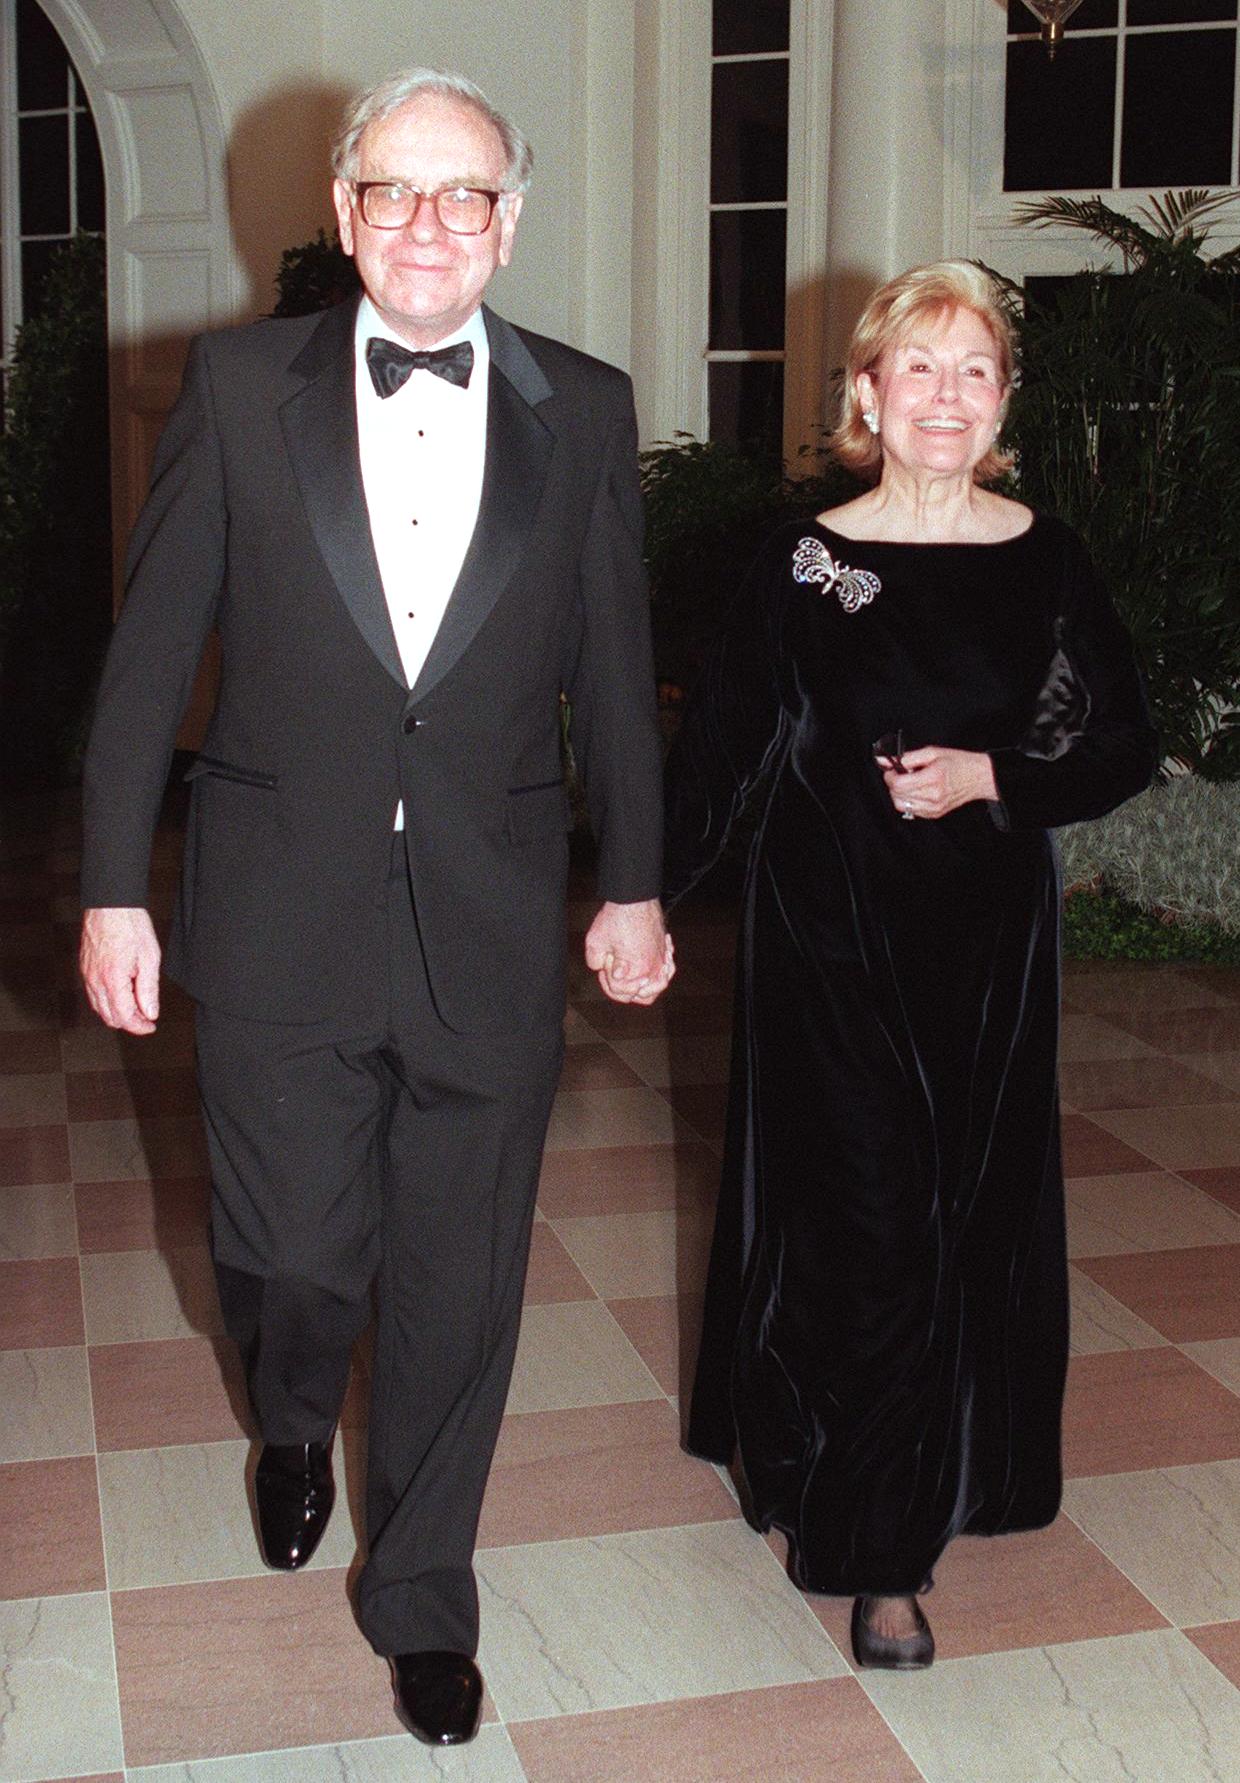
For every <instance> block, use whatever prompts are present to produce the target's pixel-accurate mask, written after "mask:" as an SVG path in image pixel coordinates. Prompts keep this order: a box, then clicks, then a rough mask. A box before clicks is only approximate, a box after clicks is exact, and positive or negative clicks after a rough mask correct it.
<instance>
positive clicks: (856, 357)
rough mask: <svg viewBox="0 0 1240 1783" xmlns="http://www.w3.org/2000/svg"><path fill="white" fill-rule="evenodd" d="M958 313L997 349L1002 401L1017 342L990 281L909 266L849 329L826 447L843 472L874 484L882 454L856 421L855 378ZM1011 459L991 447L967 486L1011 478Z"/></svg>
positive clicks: (958, 270) (947, 269) (953, 270)
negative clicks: (835, 419)
mask: <svg viewBox="0 0 1240 1783" xmlns="http://www.w3.org/2000/svg"><path fill="white" fill-rule="evenodd" d="M956 310H969V311H971V312H972V314H973V315H975V316H976V317H977V318H978V320H979V321H980V322H982V323H984V324H985V326H986V328H987V329H988V330H989V331H990V334H991V336H992V338H993V340H994V343H995V349H996V353H997V357H998V361H999V377H1000V381H1001V382H1002V385H1003V390H1004V395H1005V397H1006V395H1007V392H1008V391H1009V390H1010V388H1011V385H1012V380H1013V378H1014V376H1015V374H1016V337H1015V333H1014V331H1013V328H1012V322H1011V318H1010V316H1009V314H1008V311H1007V308H1006V306H1005V304H1004V300H1003V296H1002V293H1001V292H1000V289H999V286H998V285H997V284H996V283H995V280H994V279H993V278H992V277H991V275H990V274H989V273H988V272H985V271H983V269H982V268H981V267H980V266H975V265H974V264H973V262H972V261H971V260H939V261H936V262H935V263H934V264H933V265H930V266H914V267H911V268H910V269H909V271H908V272H902V273H901V274H900V275H899V277H898V278H894V279H889V280H888V281H887V283H886V284H885V285H880V286H879V288H878V290H877V291H876V292H875V293H874V295H873V296H872V297H871V298H870V301H869V302H868V303H867V304H866V306H865V308H864V310H863V311H862V312H861V318H860V320H859V321H858V323H857V326H856V327H855V328H854V329H853V336H852V340H851V341H850V343H849V347H848V358H847V361H846V363H845V366H844V399H843V404H842V407H841V410H840V419H839V423H838V425H837V426H836V428H835V430H834V432H833V433H832V434H831V436H830V439H829V440H828V445H829V446H830V449H831V451H832V452H833V453H834V455H835V457H836V458H837V459H838V460H839V462H840V463H841V464H842V465H843V466H844V467H845V469H846V470H850V471H853V472H855V473H856V474H857V475H858V476H863V477H868V478H869V479H870V480H871V481H876V480H877V478H878V474H879V470H880V469H881V466H882V458H883V455H882V448H881V447H880V445H879V443H878V439H877V436H876V435H874V434H872V433H871V432H870V430H869V428H868V427H867V426H866V424H865V422H864V421H863V420H862V417H861V398H860V395H859V394H858V391H857V378H858V376H859V374H860V373H861V372H863V371H864V372H869V373H870V375H871V376H873V374H874V372H875V371H876V370H877V368H878V362H879V360H880V359H881V358H882V356H883V354H884V353H886V352H889V351H890V350H891V349H892V348H893V347H896V346H899V345H900V344H901V343H902V342H904V341H906V340H907V339H908V337H909V335H910V334H911V333H912V332H913V330H914V329H916V328H918V327H919V326H921V325H923V324H925V323H927V322H934V323H938V322H941V321H943V320H945V319H946V318H947V317H949V316H951V315H952V314H953V313H954V312H955V311H956ZM1012 463H1013V455H1012V453H1010V452H1001V451H1000V450H999V447H998V446H997V445H992V446H990V448H989V449H988V450H987V452H986V454H985V456H984V457H983V458H982V459H981V461H980V463H978V464H977V465H976V466H975V467H974V471H973V480H974V482H977V483H989V482H991V481H993V480H994V479H995V478H996V477H1001V476H1003V475H1004V474H1005V473H1006V472H1007V471H1010V470H1011V468H1012Z"/></svg>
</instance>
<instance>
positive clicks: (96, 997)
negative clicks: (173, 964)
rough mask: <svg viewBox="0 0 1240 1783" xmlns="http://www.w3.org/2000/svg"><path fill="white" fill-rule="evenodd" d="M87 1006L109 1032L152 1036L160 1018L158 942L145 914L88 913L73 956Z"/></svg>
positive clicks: (139, 911) (126, 911) (125, 911)
mask: <svg viewBox="0 0 1240 1783" xmlns="http://www.w3.org/2000/svg"><path fill="white" fill-rule="evenodd" d="M78 963H79V965H80V967H81V972H82V983H83V984H84V985H85V986H86V995H87V997H88V999H89V1001H90V1006H91V1008H92V1009H93V1010H94V1012H95V1014H96V1015H97V1016H98V1017H99V1019H100V1020H101V1021H104V1022H106V1023H107V1025H108V1027H109V1028H123V1029H124V1031H125V1032H126V1033H127V1034H153V1033H154V1032H155V1023H156V1022H157V1021H158V1019H159V942H158V941H157V940H156V938H155V926H154V924H153V923H152V922H151V918H150V914H149V912H147V911H146V910H143V909H140V908H137V907H134V908H126V907H123V906H118V907H117V908H115V909H98V910H87V911H86V912H85V913H84V915H83V917H82V945H81V948H80V950H79V953H78Z"/></svg>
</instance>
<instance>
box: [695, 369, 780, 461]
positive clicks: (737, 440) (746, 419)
mask: <svg viewBox="0 0 1240 1783" xmlns="http://www.w3.org/2000/svg"><path fill="white" fill-rule="evenodd" d="M707 375H708V378H709V384H708V390H709V396H710V437H711V439H712V440H724V441H726V442H727V443H728V444H729V445H733V446H748V447H750V448H751V449H752V450H754V451H758V452H761V453H762V454H763V455H764V456H766V457H769V458H776V459H782V457H783V452H784V368H783V366H782V365H780V364H779V363H778V362H777V361H776V362H772V361H771V360H766V359H759V360H757V361H756V362H750V363H747V364H742V365H712V366H710V367H709V368H708V373H707Z"/></svg>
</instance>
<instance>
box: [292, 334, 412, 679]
mask: <svg viewBox="0 0 1240 1783" xmlns="http://www.w3.org/2000/svg"><path fill="white" fill-rule="evenodd" d="M356 315H357V306H356V305H355V304H352V303H342V304H338V305H337V306H336V307H335V309H332V310H329V311H328V312H327V313H326V314H325V315H324V317H323V320H322V322H321V323H320V324H319V326H318V328H317V329H316V330H315V332H314V333H313V334H312V335H311V337H310V339H309V341H307V343H306V345H305V346H304V347H303V348H302V350H301V352H300V353H299V354H298V356H297V358H296V359H295V360H294V361H293V363H292V365H291V367H290V368H289V369H290V371H291V372H292V373H293V374H294V375H295V376H298V377H302V378H304V379H305V380H306V381H305V383H304V384H303V385H302V387H301V389H300V390H298V391H296V392H295V393H294V394H293V395H292V396H290V397H289V398H288V400H287V401H286V402H285V403H284V405H283V407H282V408H281V410H280V425H281V427H282V428H283V430H284V441H285V445H286V447H287V449H288V455H289V458H290V460H291V461H292V465H293V471H294V474H295V476H296V478H297V482H298V486H299V487H300V489H301V495H302V500H303V502H304V503H305V509H306V515H307V518H308V519H309V521H310V526H311V528H312V530H313V532H314V537H315V542H316V543H317V545H318V547H319V550H320V551H321V552H322V554H323V559H324V561H325V563H326V564H327V567H328V569H329V570H330V571H331V573H332V576H333V577H334V579H335V582H336V586H337V588H338V589H339V590H340V598H341V599H342V600H343V602H344V604H345V606H346V607H347V608H348V610H349V613H350V614H351V616H352V619H353V623H354V624H355V625H356V626H357V629H358V631H360V632H361V634H362V636H363V638H365V640H366V642H367V644H369V646H370V648H371V649H372V650H373V651H374V653H375V655H376V656H377V657H378V658H379V661H380V662H381V663H382V664H383V666H384V668H385V669H386V670H387V671H388V674H389V675H391V676H392V678H393V679H394V680H396V681H398V682H399V683H400V685H401V686H402V687H404V686H405V685H406V682H405V675H404V670H403V669H402V668H401V663H400V653H399V651H398V650H397V648H396V638H395V635H394V634H393V631H392V622H391V620H390V618H389V617H388V609H387V601H386V600H385V598H384V594H383V582H382V580H381V578H380V575H379V564H378V560H377V559H376V557H375V548H374V543H373V540H372V539H371V536H370V516H369V515H368V514H367V512H366V497H365V494H364V492H363V489H362V465H361V458H360V456H359V453H358V445H357V402H356V398H355V395H354V389H353V327H354V321H355V318H356Z"/></svg>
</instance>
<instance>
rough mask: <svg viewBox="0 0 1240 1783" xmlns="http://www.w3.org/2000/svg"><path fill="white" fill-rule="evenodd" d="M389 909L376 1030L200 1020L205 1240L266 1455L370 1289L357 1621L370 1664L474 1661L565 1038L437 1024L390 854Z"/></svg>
mask: <svg viewBox="0 0 1240 1783" xmlns="http://www.w3.org/2000/svg"><path fill="white" fill-rule="evenodd" d="M387 900H388V912H389V921H388V947H389V973H388V982H389V997H388V1008H387V1010H386V1012H385V1014H384V1016H383V1017H382V1019H380V1020H377V1021H376V1023H375V1024H374V1026H373V1028H372V1029H371V1031H367V1032H351V1031H349V1032H341V1031H337V1030H336V1029H334V1028H333V1027H332V1026H331V1025H330V1024H320V1023H316V1024H308V1025H304V1026H287V1025H284V1024H278V1023H267V1022H251V1021H244V1020H241V1019H239V1018H237V1017H235V1016H229V1015H223V1014H221V1013H219V1012H218V1011H216V1010H213V1009H210V1008H208V1007H203V1006H199V1008H198V1011H197V1040H198V1075H199V1087H200V1090H201V1095H202V1104H203V1112H204V1116H205V1120H206V1128H207V1142H208V1148H209V1152H210V1160H211V1174H212V1187H213V1208H212V1244H213V1251H214V1256H215V1264H216V1274H217V1279H218V1282H219V1290H220V1301H221V1305H222V1308H223V1312H224V1319H225V1324H226V1327H227V1329H228V1332H229V1335H230V1336H231V1337H232V1338H233V1339H234V1340H235V1341H236V1342H237V1343H238V1344H239V1346H240V1347H241V1350H242V1353H243V1356H244V1358H245V1361H246V1366H247V1375H248V1380H249V1387H250V1396H251V1399H252V1401H253V1405H254V1409H255V1413H256V1416H257V1419H258V1423H259V1428H260V1430H261V1433H262V1436H263V1440H264V1441H265V1442H270V1443H302V1442H319V1441H326V1440H327V1439H328V1438H329V1437H330V1435H331V1433H332V1431H333V1430H334V1428H335V1425H336V1421H337V1419H338V1417H339V1415H340V1407H341V1403H342V1400H343V1398H344V1392H345V1387H346V1384H347V1381H348V1373H349V1359H350V1352H351V1350H352V1347H353V1344H354V1342H355V1340H356V1338H357V1336H358V1335H359V1333H360V1332H361V1331H362V1329H363V1328H364V1327H365V1325H366V1323H367V1321H368V1319H369V1316H370V1310H371V1294H370V1290H371V1284H372V1282H374V1283H375V1284H376V1287H377V1294H376V1296H375V1298H376V1301H377V1320H378V1324H377V1337H376V1345H375V1360H374V1379H373V1384H372V1392H371V1403H370V1440H369V1452H368V1463H367V1492H366V1529H367V1543H368V1550H369V1552H368V1558H367V1561H366V1565H365V1567H364V1569H363V1571H362V1574H361V1578H360V1581H359V1586H358V1609H359V1618H360V1621H361V1625H362V1629H363V1631H364V1633H365V1634H366V1636H367V1638H368V1639H369V1640H370V1642H371V1644H372V1645H373V1646H374V1647H375V1649H376V1651H377V1652H379V1653H383V1654H393V1653H406V1652H416V1651H419V1650H422V1649H427V1648H436V1647H440V1648H451V1649H453V1650H455V1651H458V1652H464V1653H473V1652H475V1651H476V1648H477V1641H478V1593H477V1586H476V1583H475V1580H474V1575H473V1566H472V1559H473V1548H474V1540H475V1536H476V1533H477V1526H478V1516H479V1513H480V1511H481V1507H482V1495H483V1491H484V1489H485V1486H486V1480H487V1473H488V1470H489V1468H490V1464H491V1457H492V1455H493V1454H494V1450H495V1444H496V1441H497V1439H498V1435H499V1426H500V1420H501V1418H502V1416H503V1410H504V1403H505V1400H506V1397H507V1392H508V1384H509V1379H510V1377H511V1374H512V1364H513V1358H514V1355H515V1352H516V1343H517V1332H518V1327H519V1324H520V1317H521V1299H522V1291H523V1288H524V1282H525V1270H526V1262H527V1259H528V1255H529V1242H530V1228H531V1225H532V1222H533V1217H534V1199H535V1194H536V1191H537V1186H538V1174H539V1163H540V1159H541V1156H542V1148H543V1143H544V1140H545V1138H546V1130H547V1121H548V1119H549V1116H550V1112H551V1102H552V1097H553V1096H554V1094H555V1086H556V1081H557V1079H558V1076H559V1070H560V1064H561V1061H562V1057H563V1033H562V1030H561V1028H560V1027H559V1026H558V1025H557V1026H555V1027H554V1028H548V1029H543V1028H540V1029H537V1030H534V1031H524V1032H521V1033H518V1034H505V1035H499V1036H496V1035H486V1036H483V1037H477V1036H469V1035H460V1034H454V1033H452V1032H451V1031H450V1030H449V1029H447V1028H445V1027H444V1025H443V1023H442V1022H441V1021H440V1020H439V1017H438V1016H437V1014H436V1013H435V1009H434V1005H433V1003H432V1000H431V996H430V989H429V985H428V983H427V978H426V971H425V966H424V964H423V959H422V953H421V948H420V945H419V942H418V936H417V925H416V921H415V918H414V912H413V905H412V899H411V895H410V890H409V883H408V877H407V871H406V868H405V862H404V852H403V848H402V847H401V846H399V843H398V844H395V845H394V847H393V855H392V868H391V872H390V876H389V881H388V887H387Z"/></svg>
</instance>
